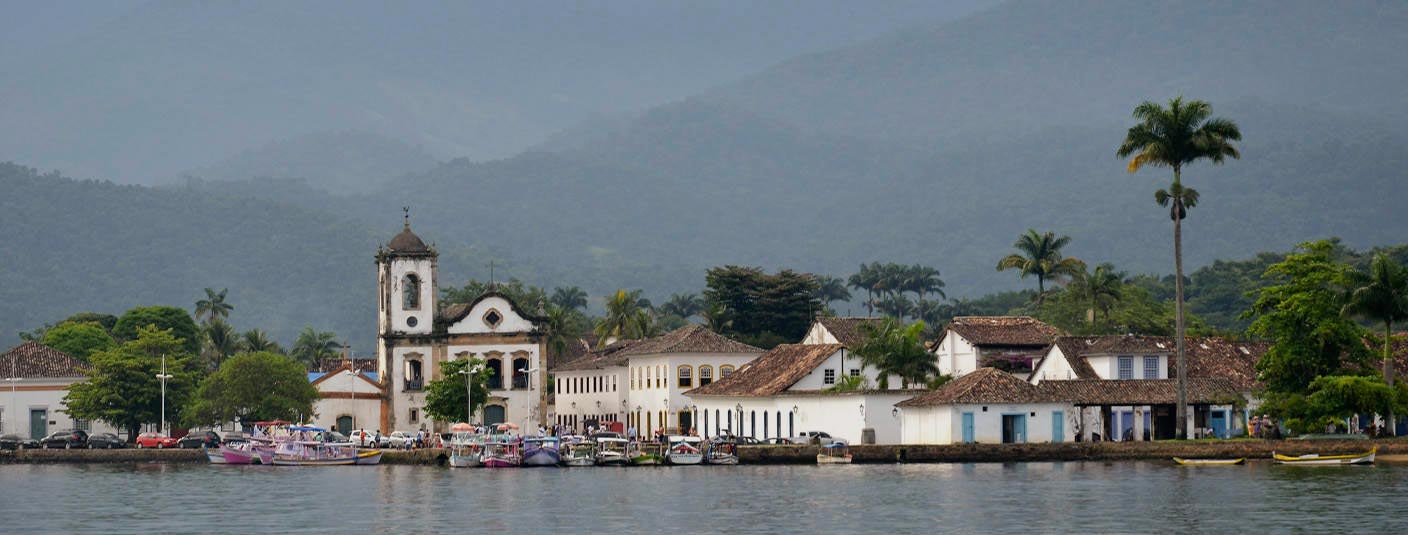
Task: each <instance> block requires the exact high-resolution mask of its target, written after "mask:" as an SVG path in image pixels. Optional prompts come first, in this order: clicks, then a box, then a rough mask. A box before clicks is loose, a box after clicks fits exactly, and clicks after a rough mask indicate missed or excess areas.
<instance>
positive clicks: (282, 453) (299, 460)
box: [274, 440, 381, 466]
mask: <svg viewBox="0 0 1408 535" xmlns="http://www.w3.org/2000/svg"><path fill="white" fill-rule="evenodd" d="M371 453H373V454H375V455H376V456H377V458H376V461H380V460H381V455H380V453H381V452H380V451H376V452H371ZM358 457H359V454H358V452H357V448H355V447H353V445H352V443H351V442H348V443H345V444H344V443H333V442H312V441H297V440H291V441H288V442H283V443H281V444H279V446H278V448H277V449H275V450H274V465H275V466H335V465H350V464H357V461H358ZM373 464H374V463H373Z"/></svg>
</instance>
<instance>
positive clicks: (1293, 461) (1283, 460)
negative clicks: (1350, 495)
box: [1275, 453, 1374, 466]
mask: <svg viewBox="0 0 1408 535" xmlns="http://www.w3.org/2000/svg"><path fill="white" fill-rule="evenodd" d="M1275 462H1276V464H1283V465H1286V466H1335V465H1349V464H1374V454H1373V453H1367V454H1364V455H1359V456H1357V457H1340V456H1336V457H1331V458H1325V457H1282V456H1277V457H1276V459H1275Z"/></svg>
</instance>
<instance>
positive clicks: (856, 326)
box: [816, 318, 884, 349]
mask: <svg viewBox="0 0 1408 535" xmlns="http://www.w3.org/2000/svg"><path fill="white" fill-rule="evenodd" d="M816 321H817V323H820V324H821V326H822V327H825V328H826V332H829V333H831V336H834V337H836V342H837V343H839V344H841V345H843V346H846V347H847V348H850V349H855V348H857V347H860V345H861V344H862V343H864V342H865V333H864V332H862V331H861V329H860V326H861V325H874V326H876V327H879V326H880V323H881V322H882V321H884V319H882V318H817V320H816Z"/></svg>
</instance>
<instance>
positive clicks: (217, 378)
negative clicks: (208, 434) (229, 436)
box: [182, 352, 318, 426]
mask: <svg viewBox="0 0 1408 535" xmlns="http://www.w3.org/2000/svg"><path fill="white" fill-rule="evenodd" d="M317 399H318V389H317V388H314V387H313V385H312V383H309V382H308V373H307V370H306V369H304V368H303V365H301V364H299V363H297V362H294V361H293V359H290V358H288V357H286V356H283V355H279V354H275V353H266V352H256V353H240V354H238V355H235V356H233V357H231V358H230V359H229V360H226V361H224V363H222V364H221V365H220V369H218V370H216V371H215V373H212V374H210V375H209V376H207V377H206V378H205V379H204V380H202V381H201V382H200V386H199V387H198V388H197V389H196V391H195V395H194V397H193V398H192V401H191V403H190V406H189V407H188V408H187V410H186V411H184V412H183V413H182V421H184V422H186V424H187V425H188V426H197V425H205V424H214V423H218V422H229V421H233V420H234V419H235V418H239V419H240V421H244V422H255V421H265V420H296V419H297V418H298V417H299V416H300V415H306V414H312V413H313V403H314V402H315V401H317Z"/></svg>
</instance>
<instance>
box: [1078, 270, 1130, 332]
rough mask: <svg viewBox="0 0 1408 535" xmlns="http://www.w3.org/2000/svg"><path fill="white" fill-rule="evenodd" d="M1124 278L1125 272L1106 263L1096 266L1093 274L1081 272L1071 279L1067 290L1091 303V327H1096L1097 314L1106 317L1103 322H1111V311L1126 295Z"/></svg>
mask: <svg viewBox="0 0 1408 535" xmlns="http://www.w3.org/2000/svg"><path fill="white" fill-rule="evenodd" d="M1124 277H1125V274H1124V272H1123V271H1117V270H1115V265H1114V264H1111V263H1109V262H1105V263H1103V264H1100V265H1098V266H1095V271H1093V272H1087V271H1085V270H1081V272H1080V273H1079V274H1077V275H1076V276H1074V277H1072V278H1071V283H1070V285H1068V286H1067V287H1066V288H1067V291H1069V292H1073V293H1075V294H1077V295H1079V296H1080V297H1082V298H1084V299H1085V300H1086V301H1087V302H1088V303H1090V313H1089V317H1088V318H1087V319H1088V321H1089V323H1090V324H1091V325H1095V319H1096V317H1095V316H1096V312H1099V313H1100V314H1101V315H1103V316H1104V318H1103V319H1102V321H1109V319H1110V309H1111V308H1113V307H1114V306H1115V304H1116V303H1118V302H1119V300H1120V297H1121V296H1122V295H1123V294H1124Z"/></svg>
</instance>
